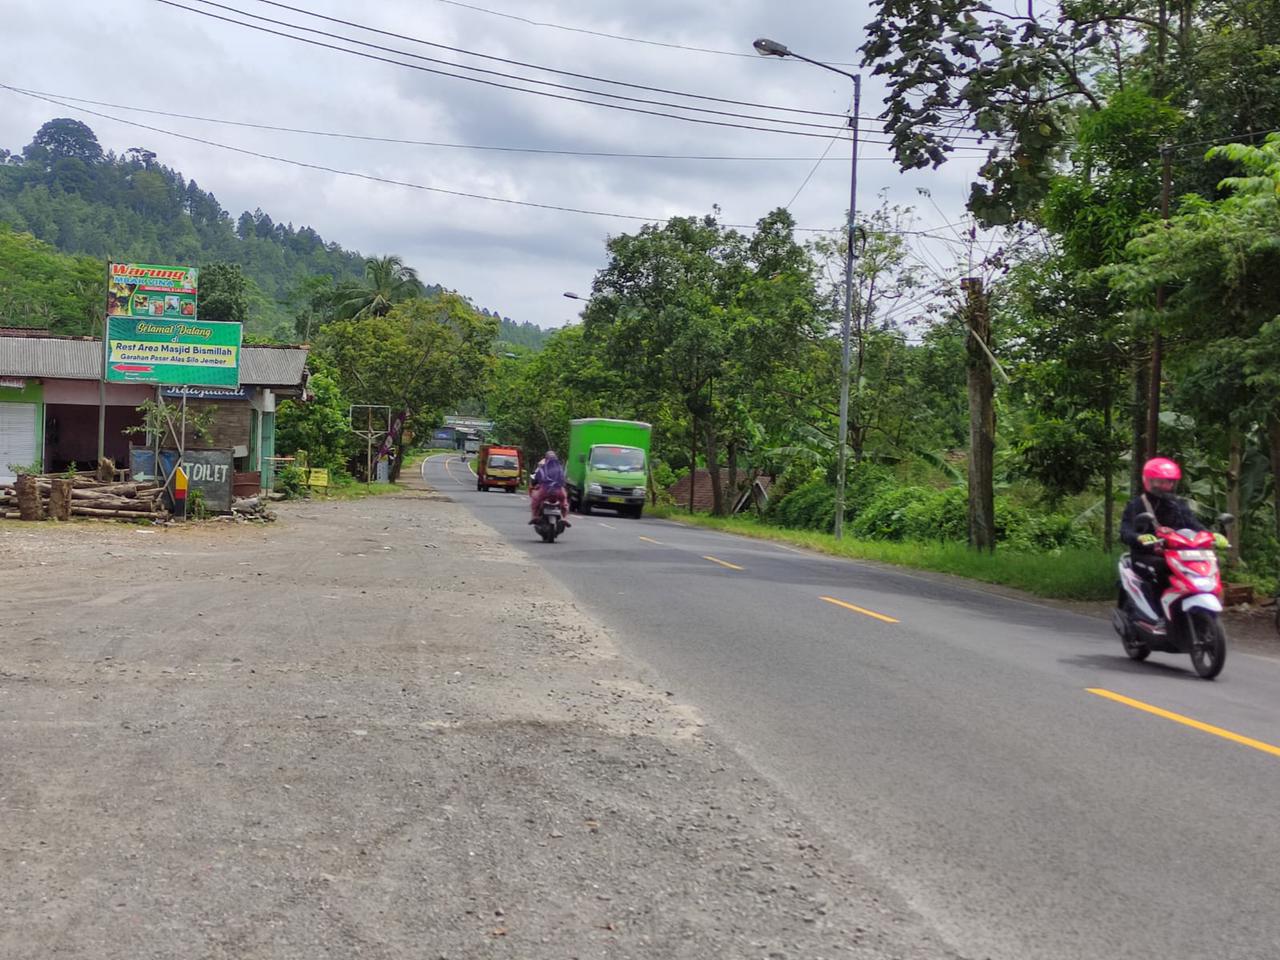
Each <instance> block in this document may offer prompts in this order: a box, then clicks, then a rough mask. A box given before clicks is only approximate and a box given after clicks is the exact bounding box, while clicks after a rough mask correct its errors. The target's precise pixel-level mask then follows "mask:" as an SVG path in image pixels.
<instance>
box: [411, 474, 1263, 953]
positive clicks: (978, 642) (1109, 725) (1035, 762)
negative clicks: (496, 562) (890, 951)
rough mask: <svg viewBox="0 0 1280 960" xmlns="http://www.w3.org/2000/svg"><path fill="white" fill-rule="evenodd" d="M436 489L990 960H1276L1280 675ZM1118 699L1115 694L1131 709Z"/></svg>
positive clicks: (471, 490)
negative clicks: (559, 534) (1211, 669)
mask: <svg viewBox="0 0 1280 960" xmlns="http://www.w3.org/2000/svg"><path fill="white" fill-rule="evenodd" d="M423 475H424V478H425V479H426V480H427V481H428V482H429V483H430V484H432V485H433V486H435V487H436V488H437V489H438V490H440V491H441V492H443V493H446V494H448V495H449V496H451V497H452V498H454V499H456V500H458V501H460V502H462V503H464V504H466V505H468V506H469V507H471V509H473V510H474V512H475V514H476V516H477V517H479V518H480V519H482V520H483V521H484V522H486V523H488V524H489V525H491V526H492V527H493V528H494V529H496V530H497V531H499V532H500V533H501V534H502V535H503V536H505V537H507V538H508V539H509V540H510V542H511V543H512V544H513V545H514V546H515V547H517V548H519V549H522V550H525V551H528V552H529V553H530V554H531V555H533V556H534V557H536V558H538V560H539V563H540V564H541V565H542V566H543V567H544V568H545V569H546V570H547V571H548V572H549V573H551V574H552V575H553V576H555V577H556V578H558V579H559V580H560V581H561V582H563V583H564V584H565V585H567V586H568V587H569V588H570V589H571V590H572V591H573V593H574V594H575V596H576V597H577V598H578V600H579V602H580V603H582V604H583V605H584V606H585V607H586V608H587V609H589V610H590V611H591V612H592V613H593V614H594V615H595V616H597V617H598V618H599V619H601V620H602V621H603V622H604V623H606V624H607V625H608V626H609V627H611V628H612V629H613V630H614V631H615V632H616V638H617V640H618V642H619V643H621V644H622V646H623V648H624V649H626V650H627V651H628V652H629V653H631V654H633V655H635V656H637V657H639V658H640V659H642V660H644V661H646V662H647V663H648V664H649V665H650V666H651V667H652V668H653V669H655V670H656V671H657V672H658V674H659V675H660V676H662V677H663V678H664V679H665V681H666V683H667V685H668V686H669V687H670V688H671V690H672V691H673V692H674V693H675V694H676V695H677V696H679V697H681V698H682V699H683V700H685V701H687V702H690V703H692V704H694V705H695V706H697V707H698V708H699V709H700V710H701V711H702V713H703V714H704V715H705V716H706V717H707V719H708V720H709V722H710V723H711V724H712V727H713V729H714V730H715V732H716V733H717V734H718V736H719V737H720V738H721V739H723V740H725V741H727V742H729V743H731V744H732V745H734V746H735V747H736V748H737V749H739V750H740V751H741V752H742V753H743V754H744V755H745V756H746V757H747V758H748V759H749V760H750V761H751V762H752V763H753V764H754V765H755V766H756V767H757V768H758V769H760V770H761V771H763V772H764V773H765V774H767V775H768V776H769V777H771V778H772V779H773V780H774V781H775V782H777V783H778V784H779V785H781V786H782V788H783V789H784V790H785V791H786V792H787V793H788V795H789V796H791V797H792V798H793V799H794V800H795V801H796V802H797V803H798V804H799V805H800V806H801V807H802V808H803V809H804V810H805V811H806V812H808V813H810V814H812V815H814V816H816V817H818V818H819V819H820V820H821V822H823V823H824V824H826V826H827V828H828V830H829V831H830V834H831V836H832V837H833V838H834V839H835V840H836V841H838V842H840V843H841V844H843V845H844V846H845V847H846V848H847V850H848V851H849V853H850V855H851V856H852V857H853V858H854V859H855V860H857V861H858V862H859V863H860V864H861V865H863V866H864V867H866V868H869V869H870V870H871V871H872V873H873V874H874V875H876V876H878V877H880V878H881V880H882V882H883V883H884V884H885V886H886V887H887V888H891V889H892V890H894V891H896V892H897V893H898V894H900V895H901V896H903V897H905V898H906V900H907V901H908V902H909V903H910V905H911V906H913V907H914V908H915V909H916V910H918V911H919V912H920V913H921V914H922V915H923V916H924V918H925V919H926V920H928V921H929V922H930V923H932V924H933V925H934V926H935V927H936V928H937V930H938V931H939V933H940V934H941V935H942V936H943V937H944V938H946V939H947V940H948V941H949V942H950V943H951V944H953V945H954V947H955V948H956V950H957V951H958V952H960V953H962V954H963V955H965V956H968V957H973V958H981V957H990V958H998V960H1006V958H1007V960H1027V958H1041V957H1043V958H1053V960H1063V958H1076V957H1081V958H1099V960H1101V958H1107V960H1111V958H1122V957H1123V958H1129V960H1137V958H1148V957H1149V958H1161V960H1180V958H1187V960H1191V958H1215V960H1228V958H1258V960H1263V958H1265V960H1274V958H1276V957H1280V909H1277V903H1278V902H1280V901H1278V900H1277V897H1278V895H1280V830H1278V829H1277V826H1276V823H1275V822H1274V819H1273V818H1274V817H1275V815H1276V812H1277V799H1278V798H1280V662H1277V661H1274V660H1271V659H1268V658H1264V657H1260V656H1255V655H1251V654H1246V653H1242V652H1239V651H1233V652H1232V654H1231V656H1229V657H1228V661H1227V666H1226V670H1225V671H1224V673H1223V675H1222V677H1221V678H1220V679H1219V680H1217V681H1215V682H1212V683H1210V682H1206V681H1202V680H1199V679H1198V678H1196V677H1195V674H1194V673H1193V672H1192V670H1191V666H1190V662H1189V661H1188V660H1187V658H1185V657H1172V656H1165V655H1160V654H1154V655H1153V656H1152V658H1151V660H1149V661H1148V662H1147V663H1145V664H1132V663H1130V662H1129V661H1128V660H1127V659H1125V657H1124V654H1123V652H1122V651H1121V648H1120V643H1119V640H1118V639H1117V638H1116V637H1115V635H1114V633H1113V632H1112V630H1111V627H1110V625H1109V624H1107V623H1105V622H1102V621H1099V620H1097V619H1094V618H1088V617H1083V616H1078V615H1075V614H1071V613H1067V612H1063V611H1060V610H1057V609H1054V608H1050V607H1045V606H1040V605H1038V604H1033V603H1026V602H1022V601H1018V600H1012V599H1007V598H1003V597H999V596H994V595H991V594H988V593H984V592H982V591H979V590H973V589H969V588H967V587H964V586H959V585H956V584H955V583H954V582H951V581H945V580H942V579H935V578H929V577H922V576H918V575H913V574H909V573H905V572H899V571H896V570H891V569H885V568H882V567H878V566H870V565H862V564H857V563H851V562H848V561H842V560H836V559H832V558H826V557H821V556H817V555H813V554H809V553H805V552H801V551H796V550H792V549H790V548H787V547H784V546H780V545H776V544H769V543H764V542H759V541H750V540H745V539H741V538H737V537H731V536H726V535H722V534H718V533H715V532H712V531H706V530H700V529H696V528H691V527H685V526H682V525H679V524H676V523H670V522H665V521H659V520H650V519H645V520H640V521H634V520H625V519H620V518H615V517H612V516H607V515H603V514H600V515H596V516H593V517H575V518H574V526H573V528H572V529H571V530H569V531H567V533H566V534H565V536H564V538H563V539H562V540H560V541H559V542H557V543H555V544H543V543H541V542H540V541H538V539H537V537H536V536H535V535H534V533H533V531H532V529H531V528H530V527H528V526H527V525H526V521H527V519H528V501H527V499H526V498H525V497H523V496H515V495H510V494H506V493H502V492H491V493H487V494H481V493H478V492H477V491H476V489H475V480H474V477H473V476H472V474H471V473H470V470H469V468H468V467H467V465H466V464H465V462H463V461H462V460H460V459H458V458H445V457H437V458H433V459H432V460H431V461H429V462H428V463H427V464H425V465H424V467H423ZM1117 698H1119V699H1117Z"/></svg>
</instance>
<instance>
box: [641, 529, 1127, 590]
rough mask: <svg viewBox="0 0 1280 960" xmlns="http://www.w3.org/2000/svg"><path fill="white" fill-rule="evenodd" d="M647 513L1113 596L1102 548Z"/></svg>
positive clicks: (1019, 585) (1022, 584)
mask: <svg viewBox="0 0 1280 960" xmlns="http://www.w3.org/2000/svg"><path fill="white" fill-rule="evenodd" d="M649 514H650V515H651V516H656V517H666V518H668V519H671V520H676V521H679V522H681V523H691V524H695V525H697V526H700V527H709V528H711V529H713V530H723V531H724V532H726V533H734V534H738V535H740V536H745V537H754V538H756V539H758V540H773V541H776V542H779V543H788V544H793V545H795V546H798V547H807V548H809V549H810V550H816V551H818V552H820V553H826V554H830V555H831V556H836V557H848V558H850V559H854V560H872V561H875V562H877V563H888V564H893V565H895V566H899V567H910V568H912V569H915V570H931V571H934V572H936V573H949V574H953V575H955V576H960V577H968V578H969V579H971V580H980V581H983V582H985V583H996V584H1000V585H1002V586H1006V587H1014V588H1016V589H1018V590H1025V591H1026V592H1027V593H1032V594H1035V595H1036V596H1040V597H1048V598H1050V599H1054V600H1110V599H1112V598H1114V597H1115V589H1116V587H1115V580H1116V573H1115V570H1116V561H1115V557H1113V556H1108V555H1107V554H1105V553H1103V552H1102V551H1101V550H1062V551H1061V552H1059V553H1052V554H1050V553H1031V552H1017V551H1012V550H997V551H996V552H995V553H991V554H988V553H976V552H974V551H972V550H970V549H969V548H968V547H967V546H966V545H964V544H962V543H923V542H887V541H881V540H850V539H848V538H846V539H844V540H836V538H835V537H833V536H832V535H831V534H829V533H817V532H815V531H809V530H787V529H784V528H782V527H774V526H769V525H767V524H763V523H760V522H759V521H758V520H754V519H750V518H744V517H732V518H729V517H711V516H707V515H706V514H692V515H690V514H689V513H688V512H684V511H681V510H678V509H671V508H663V507H658V508H656V509H651V510H650V511H649Z"/></svg>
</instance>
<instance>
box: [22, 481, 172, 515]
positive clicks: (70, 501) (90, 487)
mask: <svg viewBox="0 0 1280 960" xmlns="http://www.w3.org/2000/svg"><path fill="white" fill-rule="evenodd" d="M162 492H163V488H162V487H160V486H159V485H157V484H155V483H116V482H103V481H100V480H97V479H95V478H94V477H93V475H92V474H78V475H76V476H73V477H43V476H30V475H24V476H20V477H18V479H17V481H16V482H14V483H13V484H11V485H9V486H0V517H3V518H4V519H6V520H43V519H45V518H46V517H48V518H50V519H52V520H70V519H71V518H72V517H98V518H101V519H108V520H165V519H167V518H168V517H169V511H168V509H167V508H166V507H165V505H164V501H163V500H162V499H161V493H162Z"/></svg>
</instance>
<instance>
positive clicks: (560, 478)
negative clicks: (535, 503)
mask: <svg viewBox="0 0 1280 960" xmlns="http://www.w3.org/2000/svg"><path fill="white" fill-rule="evenodd" d="M533 485H534V486H535V487H542V488H544V489H545V490H546V491H547V492H548V493H554V492H555V491H557V490H559V489H560V488H561V487H563V486H564V465H563V464H562V463H561V462H560V461H559V459H557V458H556V457H547V460H546V462H545V463H544V464H543V465H542V466H540V467H539V468H538V469H537V470H536V471H535V472H534V474H533Z"/></svg>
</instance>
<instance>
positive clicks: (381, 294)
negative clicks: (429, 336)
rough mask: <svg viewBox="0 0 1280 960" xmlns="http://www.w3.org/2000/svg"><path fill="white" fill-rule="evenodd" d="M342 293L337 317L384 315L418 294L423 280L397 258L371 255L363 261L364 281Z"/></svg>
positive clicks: (357, 317) (355, 317)
mask: <svg viewBox="0 0 1280 960" xmlns="http://www.w3.org/2000/svg"><path fill="white" fill-rule="evenodd" d="M344 292H345V294H346V297H345V299H344V300H343V301H342V303H341V305H340V306H339V307H338V316H340V317H343V318H344V319H347V318H354V319H357V320H358V319H360V318H361V317H381V316H385V315H386V314H387V313H389V312H390V311H391V308H392V307H393V306H395V305H396V304H397V303H400V302H401V301H403V300H410V299H412V298H413V297H416V296H419V295H420V294H421V293H422V282H421V281H420V280H419V279H418V272H417V271H416V270H414V269H413V267H406V266H405V265H404V261H403V260H402V259H400V258H399V257H396V256H391V257H370V258H369V259H368V260H366V261H365V262H364V283H362V284H352V285H351V286H350V287H348V288H347V289H346V291H344Z"/></svg>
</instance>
